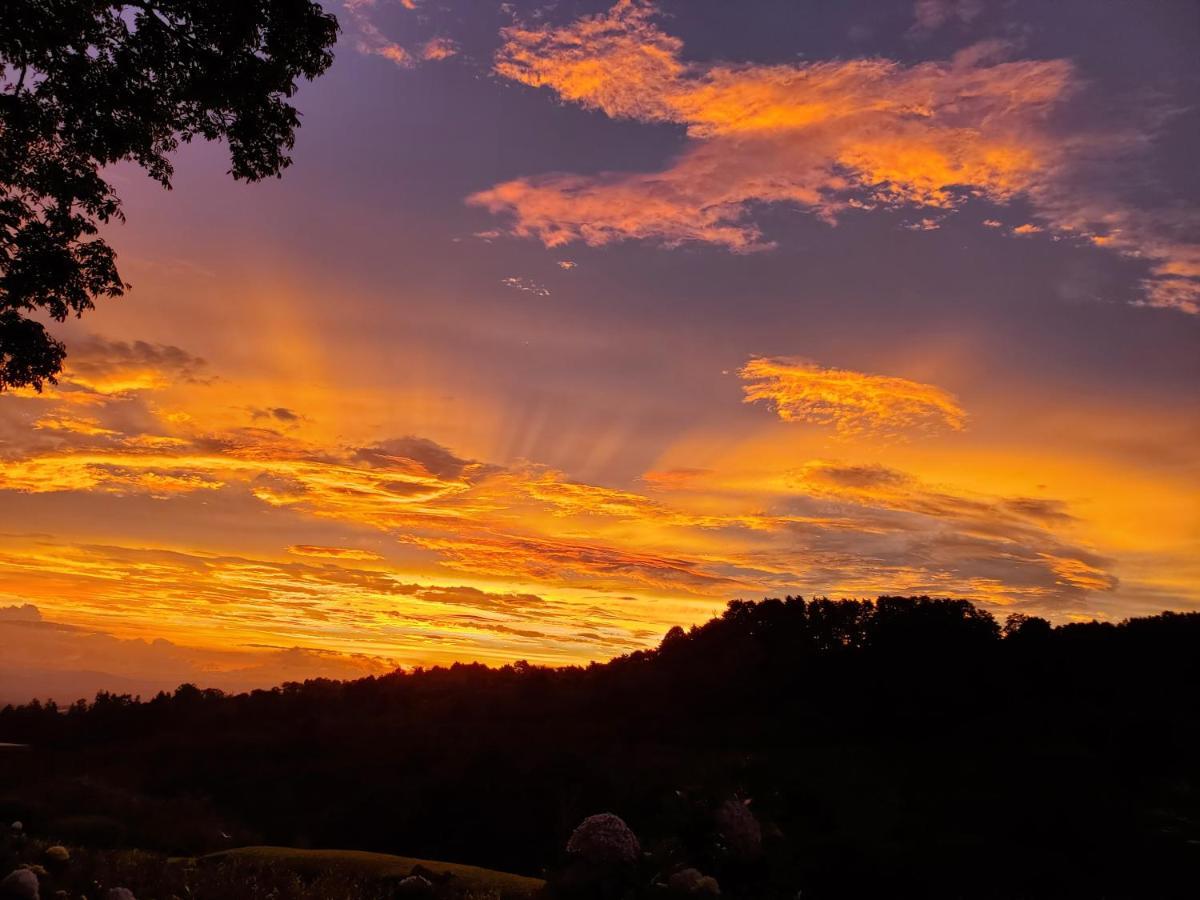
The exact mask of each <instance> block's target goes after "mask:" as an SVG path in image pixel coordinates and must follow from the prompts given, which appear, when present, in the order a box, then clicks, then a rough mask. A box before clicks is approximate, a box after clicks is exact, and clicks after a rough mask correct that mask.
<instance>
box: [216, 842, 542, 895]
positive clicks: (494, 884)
mask: <svg viewBox="0 0 1200 900" xmlns="http://www.w3.org/2000/svg"><path fill="white" fill-rule="evenodd" d="M204 860H214V861H229V862H244V863H269V864H271V865H275V866H284V867H286V868H288V869H291V870H293V871H295V872H297V873H299V874H301V875H315V874H320V873H325V872H331V871H337V872H343V873H345V874H347V875H353V876H355V877H359V878H380V879H383V878H398V877H403V876H405V875H408V874H409V873H410V872H411V871H412V870H413V867H414V866H422V867H423V868H425V869H429V870H430V871H432V872H435V873H438V874H442V873H446V874H449V875H452V876H454V879H455V882H456V883H457V884H459V885H461V886H462V887H464V888H467V889H468V890H470V891H472V892H477V893H479V894H481V895H489V896H490V895H495V896H497V897H498V898H499V900H529V898H532V897H534V896H536V894H537V892H538V891H539V890H540V889H541V888H542V886H543V884H544V882H543V881H542V880H541V879H540V878H526V877H524V876H522V875H511V874H509V873H507V872H496V871H493V870H492V869H481V868H479V867H477V866H466V865H460V864H458V863H446V862H438V861H436V860H430V859H415V858H412V857H408V856H392V855H390V854H388V853H368V852H366V851H362V850H296V849H293V848H291V847H240V848H238V849H235V850H224V851H222V852H220V853H213V854H210V855H209V856H205V857H202V858H201V862H203V861H204Z"/></svg>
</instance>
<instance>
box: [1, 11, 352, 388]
mask: <svg viewBox="0 0 1200 900" xmlns="http://www.w3.org/2000/svg"><path fill="white" fill-rule="evenodd" d="M337 31H338V24H337V20H336V19H335V18H334V17H333V16H332V15H330V14H329V13H326V12H324V11H323V10H322V9H321V7H320V5H319V4H318V3H316V2H313V0H238V2H236V3H229V2H223V0H141V2H107V0H5V3H4V9H3V15H2V16H0V64H2V65H3V73H2V74H0V79H3V84H2V85H0V391H3V390H5V389H6V388H11V387H22V386H32V387H34V388H36V389H38V390H41V388H42V385H43V384H44V383H45V382H46V381H50V382H51V383H53V382H54V378H55V375H57V374H58V372H59V371H61V369H62V363H63V358H64V356H65V355H66V350H65V348H64V347H63V345H62V344H61V343H60V342H59V341H57V340H55V339H54V338H52V337H51V336H50V335H49V334H48V333H47V332H46V329H45V328H44V327H43V325H42V324H41V323H40V322H38V321H36V319H34V318H30V314H37V313H42V314H44V315H48V316H49V317H50V318H53V319H56V320H58V321H63V320H64V319H66V318H67V316H69V315H72V314H74V315H76V316H78V315H82V314H83V312H85V311H86V310H89V309H91V308H92V307H93V305H94V301H95V299H96V298H97V297H115V296H119V295H121V294H122V293H124V291H125V289H126V288H127V287H128V285H127V284H125V283H124V281H122V279H121V276H120V274H119V272H118V271H117V266H116V254H115V253H114V252H113V249H112V248H111V247H110V246H109V245H108V244H107V243H106V242H105V241H104V239H103V238H102V237H99V236H98V231H99V227H100V226H101V225H103V224H104V223H107V222H109V221H112V220H114V219H116V220H120V219H121V218H122V213H121V201H120V199H119V198H118V197H117V195H116V192H115V191H114V189H113V186H112V185H111V184H110V183H109V182H108V181H107V180H106V179H105V178H104V176H103V173H102V170H103V167H105V166H108V165H111V164H113V163H117V162H121V161H130V162H134V163H136V164H137V165H139V166H141V167H142V168H143V169H145V170H146V172H147V173H148V174H149V175H150V177H151V178H153V179H154V180H155V181H157V182H159V183H160V184H161V185H163V186H164V187H167V188H169V187H170V186H171V177H172V166H171V161H170V158H169V156H170V154H171V152H172V151H173V150H175V149H176V148H177V147H178V146H179V144H180V143H181V142H184V143H186V142H188V141H191V140H192V139H193V138H196V137H201V138H204V139H206V140H224V141H226V142H227V143H228V146H229V152H230V157H231V167H230V174H231V175H232V176H233V177H234V178H237V179H244V180H246V181H257V180H260V179H263V178H266V177H268V176H270V175H276V176H278V175H279V174H281V172H282V171H283V169H284V168H286V167H287V166H288V165H289V164H290V163H291V159H290V157H289V155H288V151H289V150H290V149H291V148H292V146H293V144H294V141H295V132H296V127H297V125H298V124H299V117H298V114H297V112H296V109H295V107H293V106H292V105H291V104H290V103H289V102H288V100H289V99H290V98H291V97H292V96H293V95H294V94H295V92H296V88H297V81H298V79H300V78H307V79H312V78H315V77H317V76H318V75H320V74H321V73H322V72H324V71H325V70H326V69H327V68H328V67H329V65H330V63H331V62H332V61H333V55H332V53H331V50H330V48H331V47H332V45H333V42H334V40H335V39H336V37H337Z"/></svg>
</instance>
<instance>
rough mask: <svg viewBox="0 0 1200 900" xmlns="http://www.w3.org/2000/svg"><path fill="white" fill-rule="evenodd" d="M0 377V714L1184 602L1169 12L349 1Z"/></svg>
mask: <svg viewBox="0 0 1200 900" xmlns="http://www.w3.org/2000/svg"><path fill="white" fill-rule="evenodd" d="M328 5H329V8H330V10H331V11H333V12H335V13H336V14H337V16H338V18H339V20H340V22H341V26H342V33H341V37H340V39H339V43H338V46H337V48H336V59H335V62H334V65H333V67H332V68H331V69H330V71H329V72H328V73H326V74H325V75H324V76H322V77H321V78H320V79H318V80H317V81H316V82H313V83H311V84H306V85H304V86H303V87H302V89H301V91H300V93H299V94H298V95H297V98H296V103H297V105H298V107H299V109H300V110H301V112H302V125H301V129H300V131H299V133H298V140H297V144H296V148H295V151H294V161H295V162H294V165H293V166H292V167H291V168H290V169H288V170H287V171H286V173H285V175H284V177H283V178H282V179H280V180H277V181H276V180H271V181H269V182H265V183H260V184H254V185H247V184H245V183H238V182H234V181H233V180H232V179H230V178H229V177H228V176H227V174H226V172H227V170H228V165H229V164H228V158H227V156H226V154H225V149H224V148H223V147H221V146H219V145H201V144H194V145H190V146H188V147H186V148H185V149H184V150H182V151H181V152H180V153H179V154H178V158H177V160H176V178H175V183H174V189H173V190H171V191H164V190H162V189H161V188H159V187H158V186H157V185H155V184H154V183H153V182H151V181H150V180H149V179H148V178H146V177H145V175H144V174H143V173H141V172H140V171H139V170H137V169H135V168H133V167H117V168H115V169H113V170H112V171H111V173H110V174H111V177H112V180H113V181H114V183H115V184H116V185H117V187H118V191H119V193H120V194H121V196H122V198H123V200H124V203H125V212H126V216H127V222H126V223H125V224H123V225H119V226H114V227H112V228H110V229H109V230H108V232H107V233H106V237H107V239H108V240H109V241H110V243H112V245H113V246H114V247H115V248H116V250H117V252H118V254H119V264H120V266H121V271H122V275H123V276H124V278H125V279H126V280H127V281H129V282H130V283H131V284H132V285H133V288H132V290H131V291H130V292H129V293H128V294H127V295H126V296H125V297H123V298H120V299H117V300H111V301H103V302H102V303H100V304H99V306H98V308H97V310H95V311H94V312H92V313H89V314H87V315H86V316H85V317H84V318H82V319H81V320H78V321H74V320H72V321H69V322H67V323H65V324H62V325H57V324H56V325H55V326H54V332H55V334H56V335H57V336H58V337H60V338H61V339H63V340H64V341H65V342H66V343H67V346H68V352H69V356H68V360H67V368H66V371H65V372H64V374H63V376H62V377H61V378H60V380H59V383H58V385H57V386H53V387H48V388H47V389H46V390H45V391H44V392H42V393H41V394H37V393H35V392H32V391H26V390H21V391H12V392H9V393H7V394H5V395H0V647H3V648H4V651H3V652H2V653H0V702H4V701H9V700H22V699H26V698H28V697H30V696H42V697H45V696H54V697H55V698H56V699H59V700H68V701H69V700H73V699H75V698H76V697H78V696H85V695H90V694H91V693H94V692H95V691H96V690H98V689H107V690H116V691H122V692H130V693H142V694H149V693H150V692H152V691H156V690H159V689H162V688H170V687H173V686H174V685H176V684H178V683H180V682H182V681H191V682H194V683H197V684H200V685H203V686H214V687H219V688H222V689H227V690H244V689H247V688H250V687H256V686H269V685H272V684H277V683H280V682H282V681H286V680H297V679H302V678H306V677H317V676H325V677H334V678H347V677H357V676H360V675H365V674H377V673H382V672H386V671H390V670H391V669H393V668H395V667H397V666H405V667H411V666H420V665H424V666H428V665H434V664H448V663H450V662H454V661H482V662H485V663H489V664H502V663H506V662H511V661H514V660H517V659H525V660H528V661H530V662H533V663H539V664H552V665H561V664H571V663H583V662H586V661H589V660H603V659H608V658H611V657H612V656H615V655H618V654H620V653H624V652H628V651H630V650H634V649H638V648H645V647H650V646H653V645H655V644H656V643H657V642H658V641H659V640H660V639H661V636H662V634H663V633H664V632H665V631H666V630H667V629H669V628H670V627H672V626H675V625H683V626H688V625H691V624H695V623H698V622H701V621H704V620H705V619H707V618H708V617H710V616H711V615H713V614H715V613H717V612H719V611H720V610H721V609H722V608H723V606H724V605H725V604H726V603H727V602H728V601H729V600H731V599H734V598H745V599H757V598H761V597H764V596H784V595H788V594H792V595H796V594H799V595H803V596H805V597H809V596H814V595H827V596H830V597H873V596H876V595H878V594H882V593H888V594H905V595H909V594H929V595H936V596H952V597H964V598H968V599H971V600H973V601H975V602H977V603H979V604H980V605H981V606H983V607H984V608H986V609H988V610H989V611H991V612H992V613H993V614H995V615H996V616H997V617H998V618H999V619H1001V620H1003V618H1004V617H1005V616H1007V615H1008V614H1010V613H1013V612H1022V613H1027V614H1036V615H1042V616H1046V617H1048V618H1050V619H1052V620H1053V621H1055V622H1068V621H1077V620H1090V619H1094V618H1095V619H1101V620H1114V621H1115V620H1120V619H1122V618H1126V617H1129V616H1136V615H1146V614H1152V613H1156V612H1159V611H1161V610H1164V609H1172V610H1197V609H1200V454H1198V452H1197V449H1196V448H1197V446H1198V445H1200V394H1198V393H1197V390H1196V385H1197V381H1198V378H1197V376H1200V352H1198V349H1200V342H1198V340H1197V339H1198V337H1200V211H1198V205H1197V202H1198V200H1200V172H1198V170H1197V167H1196V166H1195V162H1194V161H1195V159H1197V158H1200V128H1198V127H1197V123H1198V114H1197V111H1196V108H1195V98H1196V97H1197V96H1200V91H1198V90H1197V89H1198V88H1200V62H1198V59H1197V56H1196V53H1195V47H1196V44H1197V40H1198V39H1200V7H1197V5H1196V4H1194V3H1192V2H1188V0H1177V2H1172V0H1163V2H1158V3H1151V4H1147V3H1134V2H1094V0H1078V2H1074V0H1061V2H1056V3H1053V4H1047V3H1043V2H1020V0H918V2H916V3H915V4H914V3H912V2H909V0H898V2H891V3H889V2H877V0H870V2H867V0H862V2H854V0H846V2H832V0H787V2H782V0H780V2H775V0H753V2H745V3H742V2H739V3H732V2H719V0H662V2H655V3H651V2H640V0H621V2H617V3H616V4H615V5H612V4H611V3H606V2H601V3H584V2H559V3H550V4H545V3H503V4H491V3H484V2H466V0H462V2H457V0H440V2H439V0H344V2H340V3H330V4H328Z"/></svg>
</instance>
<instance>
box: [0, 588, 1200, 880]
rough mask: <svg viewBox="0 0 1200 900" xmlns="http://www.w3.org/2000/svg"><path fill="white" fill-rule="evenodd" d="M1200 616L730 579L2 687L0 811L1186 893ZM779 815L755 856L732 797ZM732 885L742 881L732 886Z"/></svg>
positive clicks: (540, 864) (52, 822)
mask: <svg viewBox="0 0 1200 900" xmlns="http://www.w3.org/2000/svg"><path fill="white" fill-rule="evenodd" d="M1197 646H1200V614H1197V613H1186V614H1180V613H1163V614H1161V615H1157V616H1152V617H1147V618H1135V619H1130V620H1128V621H1125V622H1122V623H1120V624H1109V623H1100V622H1089V623H1082V624H1066V625H1059V626H1054V627H1052V626H1051V625H1050V623H1048V622H1047V621H1046V620H1044V619H1040V618H1036V617H1027V616H1022V615H1014V616H1010V617H1009V618H1008V620H1007V622H1006V623H1005V624H1004V625H1003V626H1001V625H1000V624H999V623H998V622H997V621H996V620H995V619H994V618H993V617H992V616H991V615H990V614H989V613H988V612H986V611H984V610H981V609H979V608H977V607H975V606H973V605H972V604H971V603H969V602H966V601H961V600H937V599H929V598H926V597H920V598H900V597H881V598H879V599H878V600H877V601H874V602H869V601H830V600H825V599H817V600H811V601H805V600H803V599H801V598H792V597H789V598H787V599H785V600H764V601H762V602H757V603H755V602H744V601H735V602H733V603H731V604H729V606H728V608H727V609H726V610H725V611H724V613H723V615H721V616H719V617H717V618H714V619H712V620H711V621H709V622H707V623H706V624H703V625H701V626H698V627H695V628H692V629H691V630H690V631H684V630H683V629H679V628H675V629H672V630H671V631H670V632H669V633H668V634H667V635H666V637H665V638H664V639H663V641H662V642H661V644H660V645H659V646H658V647H657V648H655V649H652V650H647V651H639V652H635V653H631V654H628V655H625V656H621V657H619V658H616V659H613V660H611V661H610V662H607V663H595V664H592V665H590V666H587V667H570V668H561V669H552V668H544V667H541V666H536V665H530V664H528V663H525V662H517V663H515V664H513V665H509V666H505V667H502V668H488V667H485V666H482V665H474V664H456V665H453V666H451V667H449V668H432V669H417V670H414V671H410V672H399V671H398V672H396V673H394V674H391V675H387V676H384V677H378V678H365V679H362V680H357V681H347V682H334V681H327V680H313V681H307V682H304V683H303V684H295V683H293V684H287V685H284V686H282V687H280V688H276V689H274V690H260V691H254V692H252V693H249V694H240V695H236V696H228V695H224V694H222V693H221V692H219V691H215V690H202V689H200V688H197V687H195V686H192V685H184V686H182V687H180V688H179V689H178V690H176V691H175V692H174V693H173V694H166V693H163V694H159V695H158V696H156V697H154V698H152V699H150V700H140V699H136V698H131V697H129V696H117V695H112V694H105V693H102V694H100V695H98V696H97V697H96V698H95V700H94V701H92V702H90V703H87V702H82V701H81V702H79V703H76V704H74V705H72V706H70V707H69V708H59V707H56V706H55V705H54V704H50V703H36V702H35V703H30V704H27V705H23V706H19V707H11V706H10V707H8V708H5V709H4V710H2V711H0V740H6V741H16V742H26V743H29V744H31V745H32V750H31V751H30V752H28V753H25V754H22V755H21V762H20V764H19V765H10V766H7V767H5V768H4V770H3V774H2V775H0V815H2V816H7V817H9V818H10V819H11V818H18V817H20V818H23V819H24V821H25V822H26V824H27V825H31V826H32V827H35V828H39V829H42V830H43V831H44V832H48V833H49V832H52V833H55V834H61V835H62V836H63V839H72V840H75V841H78V842H81V843H89V842H90V843H92V844H101V845H103V844H105V843H108V844H110V845H113V846H121V845H132V846H141V847H150V848H155V849H159V850H162V851H166V852H170V853H198V852H202V851H209V850H214V849H219V848H221V847H226V846H235V845H240V844H249V843H259V842H266V843H272V844H285V845H291V846H300V847H304V846H313V847H355V848H362V849H374V850H381V851H388V852H396V853H404V854H411V855H415V856H424V857H429V858H439V859H449V860H458V861H464V862H471V863H473V864H478V865H486V866H490V867H494V868H499V869H504V870H507V871H514V872H520V873H526V874H539V873H541V872H543V871H545V870H546V869H547V868H549V869H551V870H553V869H554V867H555V866H556V865H558V864H559V863H560V862H561V861H562V848H563V847H564V845H565V842H566V839H567V836H568V835H570V834H571V830H572V829H573V828H574V827H575V826H576V825H577V824H578V823H579V822H580V820H581V819H583V818H584V817H585V816H588V815H591V814H594V813H598V812H605V811H607V812H613V813H616V814H618V815H620V816H621V817H622V818H623V819H624V820H625V821H626V822H628V823H629V824H630V827H631V828H633V829H634V831H636V832H637V834H638V835H639V836H640V837H641V839H642V845H643V847H646V848H648V849H649V851H650V852H652V853H653V854H658V856H659V857H661V858H677V859H680V860H683V859H686V860H688V861H689V862H690V863H691V864H697V865H701V866H702V867H703V868H704V869H705V871H709V872H713V873H714V874H715V875H716V876H717V877H718V878H719V879H720V880H721V885H722V895H723V896H737V897H747V898H750V897H762V898H768V897H776V896H779V897H782V896H789V897H793V896H795V890H796V887H797V886H799V887H801V888H802V889H803V890H804V896H806V897H808V896H813V897H828V896H863V895H873V896H878V895H880V894H879V893H878V892H881V891H886V892H887V893H888V895H890V896H897V895H899V896H913V895H918V894H919V895H921V896H926V897H930V896H946V897H950V896H972V897H979V896H1005V897H1012V896H1029V897H1035V896H1036V897H1041V896H1059V897H1061V896H1092V897H1099V896H1109V897H1112V896H1131V897H1132V896H1186V895H1187V886H1188V885H1191V886H1192V887H1194V885H1195V879H1194V877H1193V876H1194V875H1195V873H1196V872H1197V871H1200V868H1198V867H1197V863H1198V862H1200V793H1198V788H1200V779H1198V778H1197V775H1198V768H1200V717H1198V716H1197V711H1198V708H1197V702H1196V698H1197V696H1200V693H1198V691H1197V688H1198V687H1200V658H1198V656H1197V654H1196V652H1195V651H1196V647H1197ZM731 801H732V802H734V803H737V804H742V805H745V806H746V808H748V809H750V810H752V811H753V813H754V816H755V817H756V819H757V821H758V822H760V823H761V828H762V841H763V847H764V853H763V855H762V858H761V859H758V860H757V861H755V862H753V863H747V862H746V861H745V860H740V861H739V860H736V859H734V858H732V857H731V856H730V855H729V853H728V851H727V848H726V849H723V848H721V847H720V846H719V845H717V844H714V843H713V841H712V834H711V829H709V827H708V826H707V825H706V824H705V823H706V822H710V821H711V814H712V811H713V810H719V809H720V808H722V804H729V803H730V802H731ZM727 886H728V887H727Z"/></svg>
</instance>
